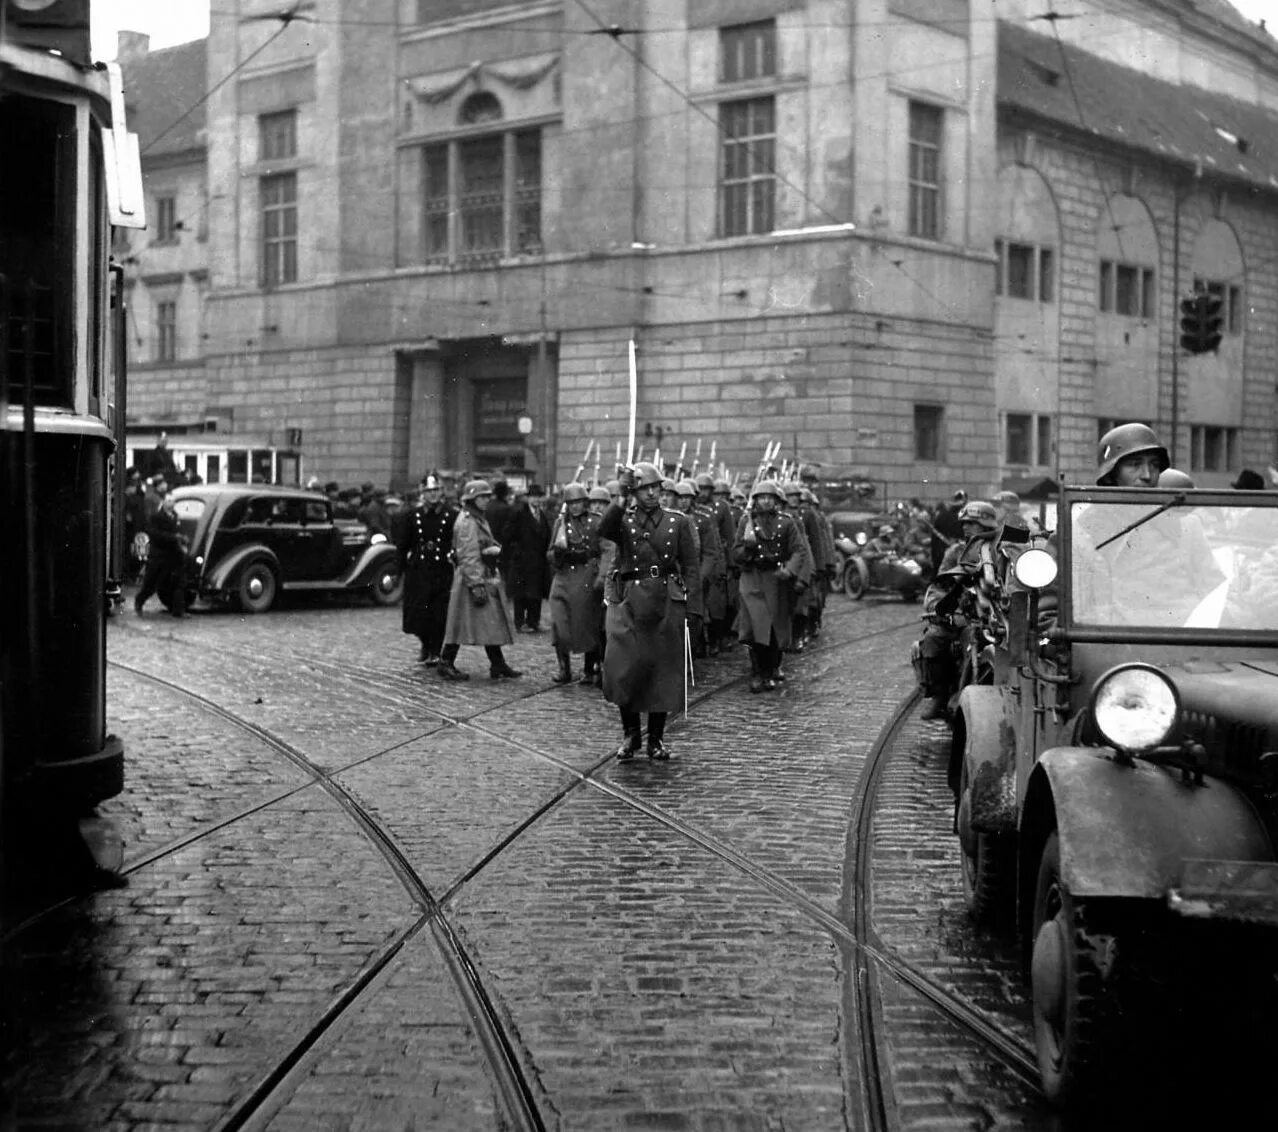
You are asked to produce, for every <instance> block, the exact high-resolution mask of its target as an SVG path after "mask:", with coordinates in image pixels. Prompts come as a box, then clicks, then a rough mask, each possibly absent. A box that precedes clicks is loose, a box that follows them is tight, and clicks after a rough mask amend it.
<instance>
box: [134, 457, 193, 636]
mask: <svg viewBox="0 0 1278 1132" xmlns="http://www.w3.org/2000/svg"><path fill="white" fill-rule="evenodd" d="M153 486H154V488H155V491H156V494H157V496H158V497H159V500H160V502H159V505H158V506H157V507H156V508H155V511H154V512H153V513H152V514H151V517H150V520H149V521H148V523H147V531H146V533H147V538H148V546H147V560H146V570H145V572H144V573H143V575H142V586H141V588H140V589H139V590H138V592H137V595H136V596H135V597H134V599H133V611H134V612H135V613H136V614H137V615H138V616H139V617H141V616H142V607H143V606H145V605H146V603H147V600H148V599H149V598H150V597H151V595H152V594H155V593H157V592H160V591H161V590H163V593H161V599H163V598H165V597H167V599H168V606H169V613H171V614H172V615H173V616H174V617H185V616H186V552H187V547H188V546H189V543H188V541H187V538H186V536H185V535H184V534H183V533H182V528H181V525H180V524H179V522H178V517H177V513H176V512H175V511H174V510H173V498H172V496H170V495H169V485H168V481H167V480H165V478H164V476H162V475H159V476H156V477H155V478H154V481H153Z"/></svg>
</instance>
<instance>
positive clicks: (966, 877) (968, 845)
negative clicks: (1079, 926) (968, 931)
mask: <svg viewBox="0 0 1278 1132" xmlns="http://www.w3.org/2000/svg"><path fill="white" fill-rule="evenodd" d="M955 806H956V809H955V815H954V825H955V829H956V831H957V833H958V839H959V849H960V862H961V865H962V870H963V899H964V900H966V901H967V910H968V912H969V914H970V915H971V917H972V919H974V920H975V921H976V922H977V923H984V924H988V923H993V922H995V921H997V920H999V919H1000V918H1002V917H1003V916H1004V915H1005V914H1006V911H1007V902H1008V898H1009V897H1010V896H1011V894H1012V890H1013V882H1014V880H1015V877H1016V860H1015V858H1014V857H1013V854H1012V843H1011V841H1010V840H1009V839H1008V838H1006V837H1000V836H999V835H998V834H996V833H989V832H986V831H983V830H974V829H973V828H972V781H971V778H970V776H969V773H968V760H967V758H966V757H964V759H963V771H962V774H961V776H960V778H959V792H958V798H957V800H956V802H955Z"/></svg>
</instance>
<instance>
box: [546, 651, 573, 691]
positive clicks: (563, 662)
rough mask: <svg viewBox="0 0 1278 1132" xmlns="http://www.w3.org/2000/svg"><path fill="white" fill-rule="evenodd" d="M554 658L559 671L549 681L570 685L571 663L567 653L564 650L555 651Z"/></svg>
mask: <svg viewBox="0 0 1278 1132" xmlns="http://www.w3.org/2000/svg"><path fill="white" fill-rule="evenodd" d="M555 656H556V658H557V659H558V660H559V671H558V672H556V673H555V674H554V675H553V676H552V677H551V678H550V679H551V680H553V681H554V682H555V683H556V684H571V683H572V661H571V659H570V658H569V656H568V653H567V652H566V651H565V650H564V649H555Z"/></svg>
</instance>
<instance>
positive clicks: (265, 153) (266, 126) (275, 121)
mask: <svg viewBox="0 0 1278 1132" xmlns="http://www.w3.org/2000/svg"><path fill="white" fill-rule="evenodd" d="M257 125H258V152H257V159H258V161H259V162H261V161H281V160H283V159H285V158H289V157H296V156H297V111H296V110H283V111H280V112H279V113H277V114H263V115H262V116H261V117H260V118H258V120H257Z"/></svg>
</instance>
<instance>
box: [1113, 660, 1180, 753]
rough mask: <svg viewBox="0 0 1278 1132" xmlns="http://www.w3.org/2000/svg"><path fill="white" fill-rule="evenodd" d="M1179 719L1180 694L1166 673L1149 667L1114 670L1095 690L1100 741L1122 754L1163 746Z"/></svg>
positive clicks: (1138, 665)
mask: <svg viewBox="0 0 1278 1132" xmlns="http://www.w3.org/2000/svg"><path fill="white" fill-rule="evenodd" d="M1179 717H1180V695H1179V694H1178V693H1177V691H1176V685H1175V684H1173V683H1172V682H1171V680H1170V678H1168V677H1167V676H1166V675H1165V674H1164V673H1163V672H1161V671H1160V670H1159V669H1157V668H1154V667H1153V666H1152V665H1148V664H1123V665H1119V666H1118V667H1117V668H1111V669H1110V670H1109V671H1108V672H1106V673H1105V674H1104V675H1103V676H1102V677H1101V678H1100V679H1099V680H1097V681H1096V685H1095V687H1094V688H1093V689H1092V719H1093V720H1094V721H1095V723H1096V729H1097V730H1098V731H1099V732H1100V734H1101V738H1102V739H1104V740H1105V742H1107V743H1108V744H1110V746H1112V747H1116V748H1118V749H1119V750H1120V751H1147V750H1149V749H1150V748H1151V747H1157V746H1158V745H1159V744H1160V743H1162V742H1163V741H1164V740H1165V739H1166V738H1167V736H1168V735H1170V734H1171V732H1172V729H1173V728H1174V727H1175V726H1176V721H1177V719H1178V718H1179Z"/></svg>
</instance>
